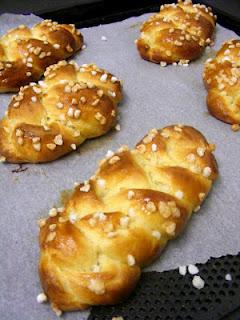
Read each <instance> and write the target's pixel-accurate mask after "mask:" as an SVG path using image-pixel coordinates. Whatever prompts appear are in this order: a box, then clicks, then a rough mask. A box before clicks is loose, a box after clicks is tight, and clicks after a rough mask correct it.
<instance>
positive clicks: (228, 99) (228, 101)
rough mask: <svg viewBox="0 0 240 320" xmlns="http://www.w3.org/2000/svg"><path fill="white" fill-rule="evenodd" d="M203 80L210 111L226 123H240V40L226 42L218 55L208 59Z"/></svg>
mask: <svg viewBox="0 0 240 320" xmlns="http://www.w3.org/2000/svg"><path fill="white" fill-rule="evenodd" d="M203 80H204V83H205V86H206V88H207V90H208V95H207V106H208V110H209V112H210V113H211V114H212V115H213V116H214V117H215V118H217V119H219V120H222V121H224V122H226V123H230V124H233V125H234V124H240V40H230V41H227V42H225V43H224V44H223V45H222V48H221V49H220V50H219V51H218V52H217V54H216V57H215V58H214V59H208V60H207V61H206V64H205V69H204V73H203ZM233 128H234V127H233Z"/></svg>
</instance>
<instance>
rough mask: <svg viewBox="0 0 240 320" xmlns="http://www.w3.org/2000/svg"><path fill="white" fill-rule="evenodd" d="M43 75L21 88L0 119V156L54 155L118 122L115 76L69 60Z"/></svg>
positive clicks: (35, 158)
mask: <svg viewBox="0 0 240 320" xmlns="http://www.w3.org/2000/svg"><path fill="white" fill-rule="evenodd" d="M44 75H45V79H44V81H39V82H38V84H36V83H31V84H30V85H29V86H25V87H22V88H21V89H20V91H19V93H18V94H17V95H15V96H14V97H13V98H12V101H11V103H10V105H9V107H8V111H7V113H6V116H5V118H3V119H2V120H1V121H0V155H1V156H2V159H5V160H6V161H8V162H12V163H24V162H33V163H37V162H46V161H52V160H55V159H57V158H59V157H61V156H62V155H64V154H66V153H69V152H70V151H72V150H75V149H76V148H77V146H78V145H80V144H81V143H83V142H84V141H85V140H86V139H89V138H94V137H98V136H101V135H103V134H105V133H106V132H107V131H109V130H110V129H111V128H112V127H113V126H114V124H115V123H116V116H117V103H118V102H119V101H120V100H121V98H122V93H121V84H120V81H119V80H118V79H117V78H116V77H115V76H113V75H112V74H110V73H108V72H107V71H105V70H102V69H99V68H98V67H97V66H96V65H93V64H90V65H82V66H81V67H78V65H77V64H76V63H75V62H70V63H67V62H66V61H60V62H58V63H57V64H55V65H52V66H50V67H48V68H47V70H46V72H45V73H44Z"/></svg>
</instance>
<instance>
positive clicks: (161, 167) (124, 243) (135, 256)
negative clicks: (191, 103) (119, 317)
mask: <svg viewBox="0 0 240 320" xmlns="http://www.w3.org/2000/svg"><path fill="white" fill-rule="evenodd" d="M213 149H214V148H213V146H212V145H211V144H208V142H207V141H206V139H205V138H204V137H203V135H202V134H201V133H200V132H198V131H197V130H196V129H194V128H192V127H188V126H182V125H175V126H169V127H166V128H164V129H162V130H156V129H152V130H151V131H150V132H149V133H148V134H147V135H146V136H145V137H144V138H143V139H142V140H141V141H140V142H139V143H138V144H137V146H136V147H135V149H133V150H129V149H128V147H127V146H123V147H121V148H120V149H119V150H118V152H116V153H113V152H112V151H109V152H108V153H107V155H106V158H105V159H103V160H102V161H100V165H99V168H98V169H97V171H96V173H95V175H94V176H92V177H91V178H90V180H89V181H85V182H84V183H80V184H79V183H77V184H76V187H75V189H74V191H73V193H72V194H71V195H70V197H69V199H68V200H67V201H66V203H65V205H64V207H63V208H60V209H57V208H53V209H51V210H50V212H49V215H50V217H49V218H47V219H41V220H40V221H39V226H40V238H39V240H40V261H39V274H40V279H41V283H42V287H43V290H44V292H45V295H46V297H48V299H49V300H50V302H51V304H52V307H53V308H54V310H55V311H57V312H60V311H59V310H62V311H67V310H77V309H81V310H82V309H85V308H88V307H89V306H91V305H98V304H115V303H118V302H120V301H122V300H124V299H126V297H127V296H128V295H129V294H130V293H131V291H132V290H133V289H134V287H135V286H136V283H137V281H138V279H139V276H140V273H141V268H143V267H144V266H146V265H148V264H150V263H151V262H152V261H153V260H154V259H155V258H156V257H157V256H158V255H159V253H160V252H161V251H162V250H163V249H164V247H165V246H166V244H167V243H168V241H170V240H171V239H173V238H175V237H176V236H177V235H178V234H179V233H180V232H181V231H182V230H183V228H184V226H185V225H186V223H187V221H188V219H189V218H190V217H191V215H192V213H193V211H197V210H199V208H200V205H201V203H202V202H203V200H204V199H205V198H206V196H207V194H208V192H209V191H210V189H211V186H212V184H213V182H214V180H215V179H216V177H217V175H218V169H217V164H216V161H215V158H214V156H213V155H212V150H213Z"/></svg>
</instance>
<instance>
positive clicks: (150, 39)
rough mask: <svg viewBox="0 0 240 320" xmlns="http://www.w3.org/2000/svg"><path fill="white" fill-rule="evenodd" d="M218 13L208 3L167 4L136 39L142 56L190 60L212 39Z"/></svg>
mask: <svg viewBox="0 0 240 320" xmlns="http://www.w3.org/2000/svg"><path fill="white" fill-rule="evenodd" d="M215 21H216V16H214V15H213V13H212V9H211V8H210V7H206V6H205V5H202V4H201V5H200V4H192V2H191V1H188V0H186V1H179V2H178V3H177V4H175V3H173V4H165V5H162V6H161V8H160V12H159V13H156V14H154V15H153V16H151V17H150V18H149V19H148V20H147V21H146V22H144V23H143V25H142V27H141V30H140V31H141V35H140V37H139V39H138V40H137V41H136V44H137V48H138V50H139V53H140V55H141V56H142V58H143V59H146V60H149V61H152V62H155V63H161V62H166V63H168V64H170V63H175V62H181V63H183V64H184V63H188V62H189V61H190V60H194V59H196V58H198V57H199V56H200V54H201V53H202V51H203V49H204V47H205V46H207V45H209V44H210V43H211V37H212V33H213V31H214V28H215Z"/></svg>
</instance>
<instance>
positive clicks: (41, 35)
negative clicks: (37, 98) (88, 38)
mask: <svg viewBox="0 0 240 320" xmlns="http://www.w3.org/2000/svg"><path fill="white" fill-rule="evenodd" d="M82 45H83V36H82V35H81V33H80V32H79V31H78V30H76V28H75V26H74V25H73V24H70V25H68V24H58V23H57V22H52V21H51V20H44V21H42V22H40V23H38V24H36V25H35V26H33V27H32V28H31V29H29V28H28V27H26V26H24V25H20V26H19V27H18V28H16V29H12V30H9V31H8V32H7V33H6V34H5V35H4V36H3V37H2V38H1V39H0V92H8V91H18V89H19V87H21V86H24V85H26V84H28V83H30V82H31V81H37V80H39V79H40V77H41V76H42V74H43V73H44V71H45V69H46V67H48V66H50V65H51V64H54V63H57V62H58V61H60V60H63V59H66V58H68V57H70V56H72V55H73V54H74V53H76V52H77V51H78V50H80V49H81V48H82Z"/></svg>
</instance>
